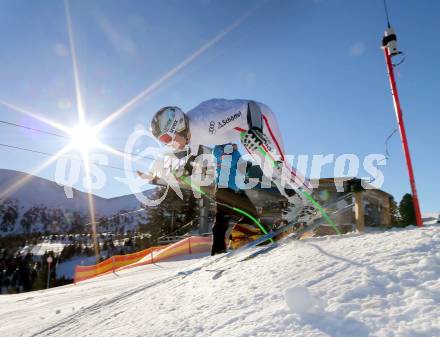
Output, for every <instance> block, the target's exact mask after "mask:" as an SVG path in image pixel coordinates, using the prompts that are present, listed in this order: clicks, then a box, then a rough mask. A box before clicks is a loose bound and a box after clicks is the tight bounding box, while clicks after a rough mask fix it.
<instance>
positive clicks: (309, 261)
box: [0, 226, 440, 337]
mask: <svg viewBox="0 0 440 337" xmlns="http://www.w3.org/2000/svg"><path fill="white" fill-rule="evenodd" d="M439 245H440V227H438V226H437V227H435V226H432V227H425V228H423V229H417V228H409V229H403V230H393V231H386V232H371V233H367V234H363V235H359V234H348V235H344V236H341V237H326V238H316V239H308V240H304V241H290V242H286V243H285V244H283V245H281V246H280V247H279V248H276V249H273V250H271V251H269V252H267V253H266V254H261V255H258V256H256V257H255V258H253V259H251V260H249V261H244V262H241V263H238V264H235V265H232V266H231V264H229V267H231V268H230V269H225V270H224V271H222V272H221V273H220V274H218V276H217V277H215V275H216V273H214V272H212V271H208V270H205V269H202V270H198V271H195V272H193V273H191V274H188V275H185V276H183V275H177V273H178V272H179V271H185V270H189V269H192V268H194V267H197V266H200V265H202V264H205V263H206V261H207V260H209V259H212V258H211V257H207V258H204V259H201V260H199V261H198V260H187V261H175V262H166V263H161V264H159V265H147V266H142V267H137V268H133V269H128V270H124V271H120V272H117V274H108V275H105V276H102V277H99V278H96V279H92V280H89V281H85V282H82V283H80V284H78V285H68V286H64V287H59V288H54V289H49V290H47V291H38V292H30V293H23V294H17V295H3V296H0V317H2V324H1V325H0V335H1V336H119V335H123V336H124V337H128V336H188V337H189V336H228V337H229V336H249V337H250V336H306V337H311V336H313V337H315V336H332V337H342V336H359V337H366V336H384V337H385V336H386V337H388V336H411V337H414V336H440V315H439V314H438V309H439V304H440V280H439V279H440V252H439V250H438V247H439ZM220 261H222V262H220ZM220 261H219V262H218V263H214V264H212V265H210V266H209V267H206V269H213V270H214V269H216V268H218V269H221V265H223V264H225V263H226V262H227V260H226V259H221V260H220Z"/></svg>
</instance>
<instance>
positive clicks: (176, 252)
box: [74, 236, 212, 283]
mask: <svg viewBox="0 0 440 337" xmlns="http://www.w3.org/2000/svg"><path fill="white" fill-rule="evenodd" d="M211 243H212V239H211V237H204V236H190V237H187V238H185V239H183V240H180V241H179V242H176V243H173V244H169V245H164V246H157V247H150V248H147V249H144V250H141V251H139V252H136V253H132V254H126V255H114V256H112V257H110V258H108V259H107V260H104V261H102V262H100V263H98V264H95V265H90V266H81V265H78V266H76V267H75V276H74V282H75V283H77V282H80V281H84V280H87V279H90V278H93V277H96V276H99V275H103V274H106V273H109V272H115V271H116V270H122V269H127V268H133V267H137V266H142V265H146V264H151V263H157V262H162V261H165V260H170V259H172V258H176V257H184V256H187V255H191V254H202V253H207V252H209V251H210V249H211Z"/></svg>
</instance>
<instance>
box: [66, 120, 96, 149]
mask: <svg viewBox="0 0 440 337" xmlns="http://www.w3.org/2000/svg"><path fill="white" fill-rule="evenodd" d="M69 133H70V144H71V146H72V148H74V149H77V150H80V151H82V152H88V151H89V150H91V149H93V148H96V147H98V146H99V143H100V142H99V137H98V132H97V130H96V129H95V128H94V127H92V126H90V125H87V124H79V125H78V126H76V127H75V128H73V129H72V130H70V132H69Z"/></svg>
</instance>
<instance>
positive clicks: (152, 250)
mask: <svg viewBox="0 0 440 337" xmlns="http://www.w3.org/2000/svg"><path fill="white" fill-rule="evenodd" d="M153 252H154V249H151V263H154V261H153Z"/></svg>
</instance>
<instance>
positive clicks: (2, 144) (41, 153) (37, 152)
mask: <svg viewBox="0 0 440 337" xmlns="http://www.w3.org/2000/svg"><path fill="white" fill-rule="evenodd" d="M0 146H2V147H4V148H9V149H14V150H21V151H26V152H31V153H36V154H40V155H43V156H46V157H55V154H53V153H48V152H44V151H38V150H33V149H28V148H25V147H21V146H14V145H9V144H4V143H0ZM60 157H64V158H69V159H73V160H77V161H81V160H80V159H78V158H74V157H68V156H66V155H64V156H60ZM92 163H93V164H94V165H97V166H102V167H108V168H111V169H115V170H119V171H129V172H133V173H137V171H134V170H127V169H124V168H122V167H118V166H113V165H107V164H100V163H97V162H92Z"/></svg>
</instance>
